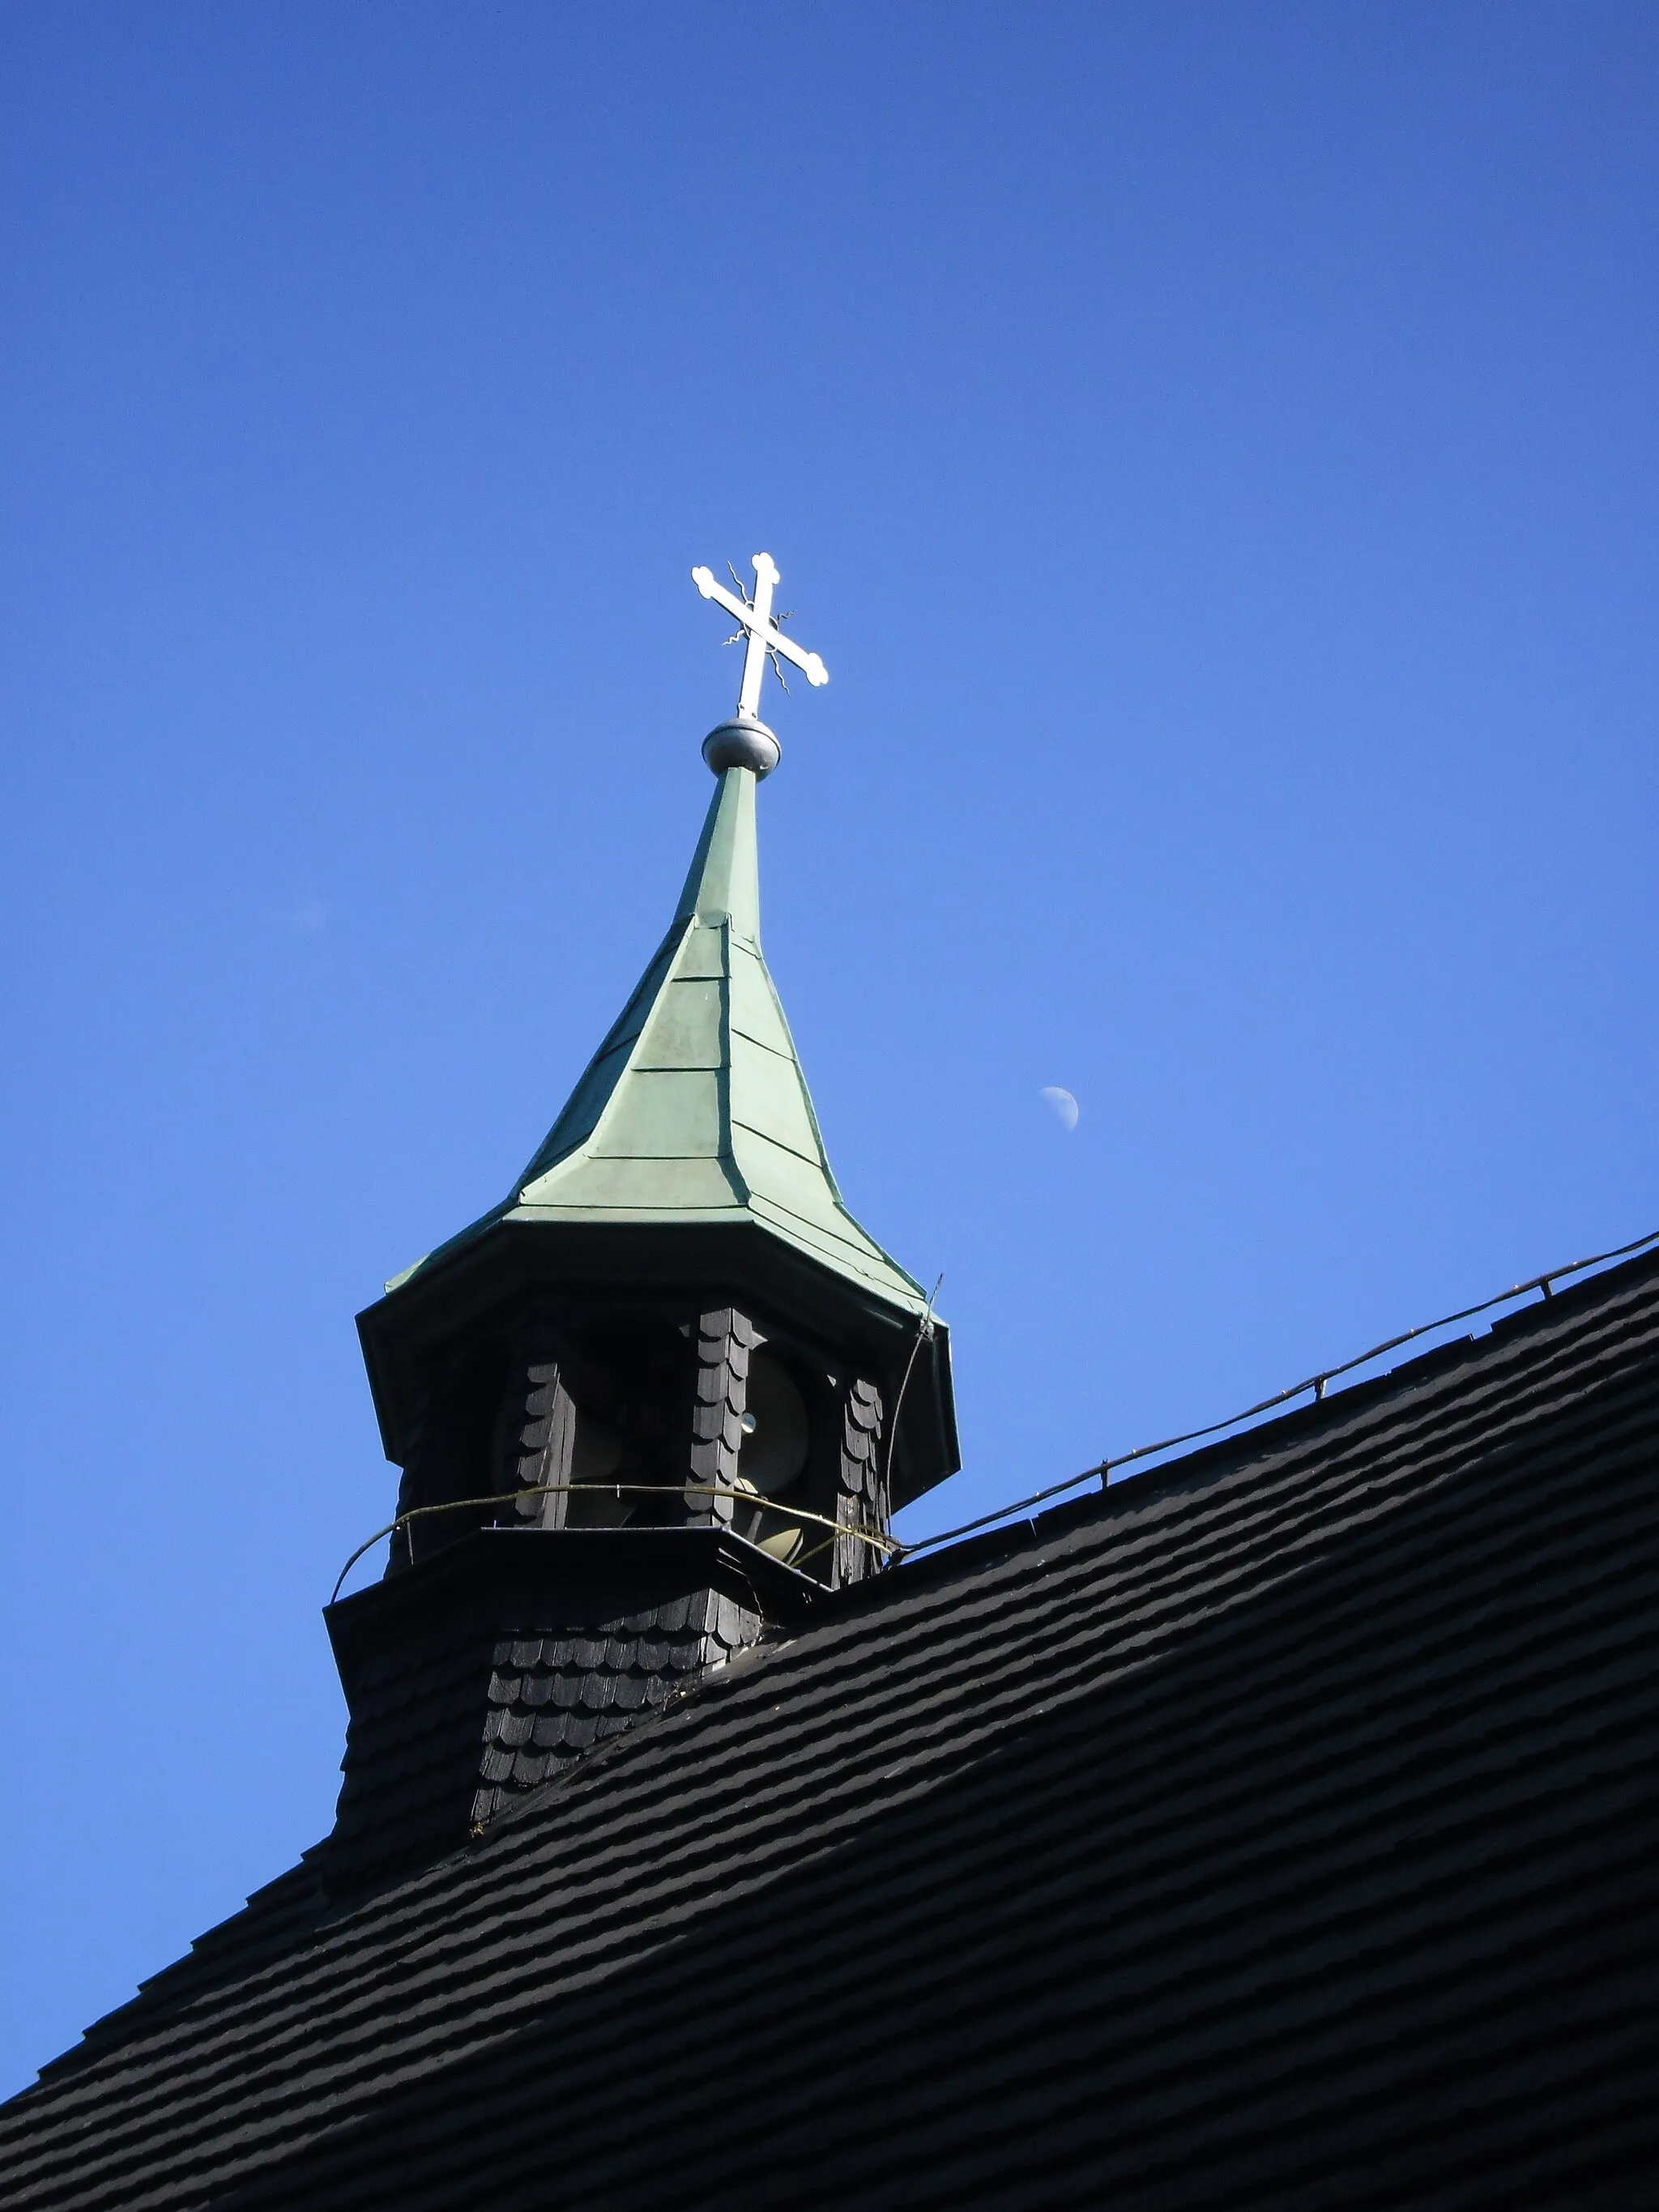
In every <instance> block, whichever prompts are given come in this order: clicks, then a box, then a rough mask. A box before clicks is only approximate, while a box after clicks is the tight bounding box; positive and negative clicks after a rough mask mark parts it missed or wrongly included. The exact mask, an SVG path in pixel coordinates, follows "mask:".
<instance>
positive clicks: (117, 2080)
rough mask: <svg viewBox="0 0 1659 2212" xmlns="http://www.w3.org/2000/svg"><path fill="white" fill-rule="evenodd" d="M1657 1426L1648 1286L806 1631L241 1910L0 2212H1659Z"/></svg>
mask: <svg viewBox="0 0 1659 2212" xmlns="http://www.w3.org/2000/svg"><path fill="white" fill-rule="evenodd" d="M1656 1416H1659V1262H1656V1261H1654V1260H1651V1259H1644V1260H1641V1261H1632V1262H1629V1263H1626V1265H1624V1266H1622V1267H1618V1268H1616V1269H1613V1270H1609V1271H1608V1272H1607V1273H1604V1274H1602V1275H1601V1276H1599V1277H1597V1278H1595V1279H1591V1280H1589V1281H1587V1282H1585V1283H1583V1284H1581V1285H1579V1286H1578V1287H1577V1289H1575V1290H1574V1291H1571V1292H1570V1293H1565V1294H1561V1295H1559V1296H1557V1297H1555V1298H1554V1299H1553V1300H1549V1301H1547V1302H1543V1303H1540V1304H1534V1305H1532V1306H1529V1307H1528V1308H1527V1309H1525V1310H1522V1311H1521V1312H1519V1313H1517V1314H1516V1315H1514V1316H1512V1317H1510V1318H1509V1319H1507V1320H1505V1321H1504V1322H1501V1323H1499V1324H1498V1326H1497V1327H1496V1328H1493V1329H1492V1331H1491V1332H1490V1334H1486V1335H1483V1336H1480V1337H1479V1338H1477V1339H1475V1340H1464V1341H1462V1342H1459V1343H1457V1344H1455V1345H1453V1346H1449V1347H1446V1348H1443V1349H1442V1350H1439V1351H1437V1352H1431V1353H1430V1354H1428V1355H1427V1356H1426V1357H1425V1358H1421V1359H1418V1360H1415V1361H1413V1362H1412V1363H1411V1364H1408V1365H1407V1366H1405V1367H1402V1368H1401V1369H1398V1370H1395V1373H1393V1374H1392V1375H1391V1376H1387V1377H1385V1378H1383V1380H1381V1381H1380V1382H1376V1383H1370V1384H1367V1385H1364V1386H1361V1387H1358V1388H1355V1389H1349V1390H1345V1391H1342V1392H1340V1393H1338V1394H1336V1395H1333V1396H1331V1397H1330V1398H1328V1399H1327V1400H1326V1401H1324V1402H1323V1403H1322V1404H1321V1405H1318V1406H1316V1407H1310V1409H1308V1410H1307V1411H1304V1412H1302V1413H1297V1414H1294V1415H1292V1416H1290V1417H1287V1418H1285V1419H1279V1420H1277V1421H1274V1422H1272V1423H1270V1424H1268V1425H1265V1426H1263V1427H1261V1428H1259V1429H1257V1430H1255V1431H1253V1432H1251V1433H1250V1434H1249V1435H1248V1436H1246V1437H1243V1438H1241V1439H1237V1440H1235V1441H1233V1442H1231V1443H1225V1444H1222V1445H1219V1446H1216V1447H1213V1448H1211V1449H1206V1450H1204V1451H1202V1452H1200V1453H1198V1454H1195V1455H1191V1456H1189V1457H1188V1458H1186V1459H1183V1460H1182V1461H1179V1462H1176V1463H1174V1464H1170V1465H1166V1466H1164V1468H1160V1469H1159V1470H1158V1471H1157V1472H1156V1473H1154V1474H1148V1475H1145V1476H1142V1477H1139V1478H1138V1479H1136V1480H1131V1481H1126V1482H1123V1483H1121V1484H1119V1485H1116V1486H1114V1487H1113V1488H1112V1489H1110V1490H1109V1491H1108V1492H1105V1493H1104V1494H1103V1495H1098V1496H1095V1497H1092V1498H1090V1499H1088V1500H1087V1501H1085V1502H1084V1503H1082V1504H1074V1505H1071V1506H1068V1507H1066V1508H1065V1509H1064V1510H1060V1511H1057V1512H1054V1513H1050V1514H1048V1515H1046V1516H1043V1518H1042V1519H1041V1520H1039V1521H1036V1522H1033V1523H1030V1524H1026V1525H1023V1526H1020V1527H1018V1528H1015V1529H1013V1530H1012V1531H1010V1530H1006V1529H1005V1530H1001V1531H999V1532H997V1533H996V1534H994V1535H992V1536H990V1537H987V1538H984V1539H981V1540H979V1541H975V1542H974V1543H972V1544H969V1545H966V1546H963V1547H958V1548H957V1549H956V1550H954V1551H951V1552H946V1553H944V1554H942V1555H940V1556H938V1557H936V1558H934V1559H931V1560H929V1561H927V1563H926V1564H916V1565H910V1566H907V1567H902V1568H900V1569H898V1570H896V1571H894V1572H891V1573H890V1574H888V1575H885V1576H883V1577H879V1578H878V1579H877V1580H876V1581H875V1582H874V1583H869V1584H865V1585H862V1586H860V1588H858V1589H852V1590H848V1591H847V1592H845V1593H843V1594H842V1595H839V1596H835V1597H831V1598H829V1599H828V1600H827V1601H826V1602H825V1604H824V1605H823V1607H822V1608H821V1609H820V1610H819V1612H818V1613H817V1615H816V1616H815V1617H814V1619H813V1620H812V1621H811V1624H810V1625H809V1626H806V1627H805V1629H803V1630H801V1631H800V1632H798V1633H795V1634H793V1636H790V1637H787V1638H779V1639H778V1640H776V1641H775V1642H773V1643H771V1644H763V1645H762V1646H761V1647H759V1648H758V1649H757V1650H754V1651H752V1652H750V1653H746V1654H744V1655H743V1656H741V1657H739V1658H738V1660H736V1661H735V1662H732V1664H731V1665H729V1666H727V1667H726V1668H722V1669H720V1670H719V1671H718V1672H716V1673H715V1674H712V1675H708V1676H706V1677H704V1678H703V1679H702V1680H701V1682H699V1683H698V1684H697V1685H696V1686H695V1687H693V1688H692V1689H691V1690H690V1692H688V1693H687V1694H685V1695H684V1696H683V1697H681V1698H679V1699H676V1700H675V1701H673V1702H672V1703H671V1705H669V1706H668V1707H667V1709H666V1710H665V1711H662V1712H660V1713H659V1714H658V1715H657V1716H656V1717H653V1718H651V1719H649V1720H647V1721H644V1722H642V1723H641V1724H640V1725H639V1726H638V1727H637V1728H635V1729H634V1730H633V1731H632V1732H631V1733H630V1734H629V1735H623V1736H621V1737H619V1738H617V1739H616V1740H615V1741H612V1742H611V1744H609V1745H608V1746H606V1747H604V1748H603V1749H601V1750H599V1751H597V1752H595V1753H592V1754H591V1755H590V1756H588V1757H587V1758H586V1759H581V1760H579V1761H577V1762H576V1763H575V1764H574V1766H573V1767H572V1768H571V1769H570V1770H569V1771H568V1772H567V1773H566V1774H565V1776H564V1777H563V1778H562V1779H561V1780H560V1781H558V1782H556V1783H554V1784H550V1785H548V1786H547V1787H546V1788H545V1789H544V1790H541V1791H539V1792H538V1793H536V1794H534V1795H533V1796H531V1797H529V1798H527V1799H526V1800H525V1801H523V1802H521V1803H520V1805H519V1807H517V1808H515V1809H514V1810H513V1811H512V1812H511V1813H509V1814H506V1815H504V1816H503V1817H501V1818H500V1819H498V1820H495V1822H493V1823H492V1824H490V1825H489V1826H488V1827H487V1828H486V1829H485V1831H484V1832H483V1833H482V1834H481V1835H480V1837H479V1838H478V1839H477V1842H476V1844H474V1845H473V1846H472V1847H471V1848H470V1849H468V1850H464V1851H460V1852H457V1853H454V1854H453V1855H451V1856H449V1857H445V1858H443V1859H441V1860H440V1861H438V1862H437V1863H433V1864H430V1865H428V1866H426V1867H424V1868H422V1869H420V1870H419V1871H417V1872H416V1873H415V1874H413V1875H409V1876H406V1877H405V1878H404V1879H402V1880H400V1881H397V1882H395V1883H394V1884H392V1885H390V1886H388V1887H384V1888H382V1889H381V1890H380V1891H379V1892H378V1893H374V1894H372V1895H368V1896H366V1897H360V1898H358V1899H355V1900H353V1901H351V1902H350V1903H349V1904H336V1905H333V1906H330V1905H327V1904H325V1902H324V1901H323V1893H322V1890H321V1887H320V1884H319V1864H318V1860H317V1858H316V1857H315V1856H313V1858H312V1859H310V1860H308V1861H307V1863H303V1864H302V1865H301V1867H299V1868H298V1869H295V1871H294V1872H293V1873H291V1874H289V1875H285V1876H283V1878H282V1879H281V1880H280V1881H277V1882H276V1883H274V1884H272V1885H271V1886H270V1887H269V1888H268V1889H266V1890H264V1891H262V1892H260V1893H258V1894H257V1895H256V1896H255V1897H254V1898H253V1899H251V1900H250V1903H249V1905H248V1907H247V1909H246V1911H244V1912H242V1913H240V1914H239V1915H238V1916H237V1917H235V1918H234V1919H232V1920H231V1921H229V1922H228V1923H225V1924H224V1925H223V1926H222V1927H221V1928H219V1929H216V1930H215V1931H214V1932H213V1933H212V1934H211V1935H210V1936H208V1937H206V1938H204V1940H203V1942H200V1943H199V1944H198V1945H197V1947H196V1948H195V1950H194V1951H193V1953H192V1954H191V1955H190V1956H189V1957H188V1958H186V1959H185V1960H182V1961H180V1963H179V1965H177V1966H173V1967H172V1968H170V1969H169V1970H168V1971H167V1972H165V1973H163V1974H161V1976H159V1977H158V1978H156V1979H155V1981H153V1982H151V1983H150V1984H148V1985H147V1987H146V1988H145V1990H143V1993H142V1995H141V1996H139V1997H138V1998H137V1999H136V2000H135V2002H133V2003H131V2005H129V2006H127V2007H126V2008H125V2009H124V2010H122V2011H121V2012H118V2013H116V2014H114V2015H111V2016H110V2018H109V2019H107V2020H106V2021H103V2022H102V2023H100V2026H99V2027H97V2028H95V2029H94V2030H93V2031H91V2033H89V2035H88V2038H87V2039H86V2040H85V2042H84V2044H83V2045H82V2046H81V2047H79V2048H78V2049H77V2050H76V2051H72V2052H70V2054H69V2055H68V2056H67V2057H64V2058H63V2059H61V2060H59V2061H58V2062H57V2063H56V2064H55V2065H53V2066H52V2067H49V2068H48V2069H46V2073H45V2075H44V2076H43V2078H42V2080H41V2081H40V2084H39V2085H38V2086H37V2087H33V2088H32V2089H31V2090H29V2091H27V2093H25V2094H24V2095H22V2096H21V2097H20V2098H18V2099H16V2100H14V2101H13V2102H12V2103H11V2104H10V2105H9V2106H6V2107H5V2108H4V2110H3V2112H0V2197H3V2201H4V2202H5V2203H6V2204H7V2205H8V2206H9V2208H12V2212H24V2208H37V2207H38V2208H45V2207H48V2206H60V2207H69V2206H75V2207H81V2208H87V2212H90V2208H94V2207H120V2208H122V2212H142V2208H150V2207H155V2208H161V2207H167V2208H179V2209H180V2212H182V2208H185V2207H190V2206H198V2205H213V2206H216V2207H218V2206H234V2207H236V2208H239V2212H243V2209H244V2208H246V2212H252V2208H253V2207H256V2206H257V2207H265V2206H278V2205H281V2206H285V2207H291V2206H294V2205H295V2204H304V2205H306V2206H307V2207H309V2208H318V2212H323V2208H328V2209H329V2212H331V2208H343V2207H347V2206H350V2207H363V2208H368V2207H371V2206H386V2207H391V2206H394V2205H395V2206H396V2207H398V2208H399V2212H417V2208H422V2207H428V2208H434V2212H438V2208H443V2212H451V2208H459V2207H472V2206H479V2207H483V2206H485V2205H488V2206H490V2207H494V2208H509V2207H526V2208H528V2207H532V2206H534V2207H543V2206H549V2205H556V2206H565V2205H568V2206H572V2207H575V2206H590V2205H605V2206H608V2207H624V2208H626V2207H635V2206H660V2205H673V2206H676V2207H688V2208H692V2207H710V2208H713V2207H716V2206H719V2207H741V2208H744V2212H750V2208H756V2207H764V2206H779V2207H783V2206H788V2207H801V2206H845V2205H851V2204H856V2205H859V2206H860V2207H865V2206H888V2205H907V2206H917V2205H939V2206H941V2207H942V2206H947V2205H948V2206H952V2207H955V2206H963V2205H973V2206H986V2207H993V2206H1003V2207H1027V2206H1047V2205H1061V2204H1089V2205H1098V2204H1107V2203H1110V2204H1115V2205H1123V2206H1129V2207H1133V2208H1135V2212H1153V2209H1154V2208H1164V2207H1176V2206H1199V2205H1205V2206H1241V2207H1242V2206H1247V2205H1257V2206H1272V2207H1273V2208H1275V2212H1291V2209H1292V2208H1303V2207H1309V2208H1311V2207H1316V2206H1321V2207H1323V2206H1333V2205H1338V2204H1340V2205H1342V2206H1345V2207H1374V2208H1389V2212H1396V2209H1397V2208H1399V2207H1401V2206H1402V2205H1410V2206H1411V2207H1413V2212H1430V2208H1451V2207H1474V2206H1493V2207H1496V2206H1500V2205H1501V2206H1504V2207H1505V2208H1512V2207H1516V2206H1520V2205H1524V2206H1527V2207H1532V2208H1535V2207H1541V2206H1549V2207H1557V2206H1559V2207H1562V2208H1565V2207H1568V2206H1571V2207H1573V2208H1575V2212H1583V2208H1596V2207H1604V2206H1605V2207H1611V2206H1613V2205H1621V2206H1634V2205H1637V2204H1647V2203H1651V2202H1652V2201H1653V2194H1652V2188H1653V2182H1652V2177H1653V2175H1654V2173H1655V2172H1656V2171H1659V2066H1656V2041H1659V2036H1656V2028H1655V2021H1654V2008H1653V1994H1654V1990H1655V1987H1656V1981H1655V1973H1656V1965H1659V1961H1656V1956H1655V1953H1656V1944H1659V1909H1656V1908H1659V1855H1656V1850H1655V1846H1656V1843H1659V1823H1656V1817H1655V1816H1656V1811H1659V1790H1656V1772H1659V1713H1656V1697H1655V1688H1656V1672H1659V1606H1656V1598H1659V1485H1656V1474H1659V1426H1656ZM526 1663H528V1662H526Z"/></svg>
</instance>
